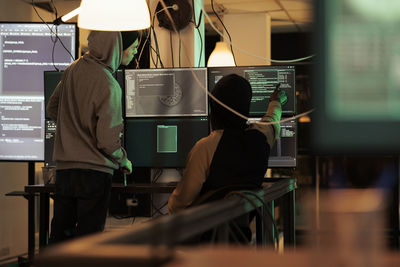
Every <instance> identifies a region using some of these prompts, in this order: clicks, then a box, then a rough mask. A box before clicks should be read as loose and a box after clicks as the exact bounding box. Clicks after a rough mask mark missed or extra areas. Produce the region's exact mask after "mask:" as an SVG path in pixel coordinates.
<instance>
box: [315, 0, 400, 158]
mask: <svg viewBox="0 0 400 267" xmlns="http://www.w3.org/2000/svg"><path fill="white" fill-rule="evenodd" d="M315 4H316V7H315V10H318V12H316V13H315V14H316V23H315V25H317V27H316V28H315V29H316V35H315V36H316V37H317V38H315V44H314V48H315V49H316V51H315V52H316V53H315V54H316V58H315V60H314V62H315V64H313V67H314V74H313V77H314V79H313V80H314V82H313V87H312V89H313V91H312V96H313V97H312V100H313V108H315V111H314V112H313V113H312V118H311V119H312V137H311V138H310V140H311V144H312V148H313V153H315V154H317V155H323V154H327V155H332V154H339V155H343V154H348V155H349V154H350V155H351V154H353V155H354V154H362V155H364V154H398V153H399V151H400V142H399V132H400V90H399V88H400V79H399V77H400V75H399V68H400V67H399V66H400V65H399V58H400V53H399V48H398V46H399V42H398V40H397V38H395V36H399V34H400V28H399V25H398V17H397V16H396V15H395V13H396V12H397V11H398V4H399V2H398V1H385V7H384V8H383V7H381V6H375V5H373V4H367V3H366V2H363V1H345V0H336V1H328V0H322V1H315ZM379 7H380V8H379Z"/></svg>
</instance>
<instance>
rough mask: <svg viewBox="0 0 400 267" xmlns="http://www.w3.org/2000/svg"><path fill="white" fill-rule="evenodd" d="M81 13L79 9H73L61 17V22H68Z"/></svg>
mask: <svg viewBox="0 0 400 267" xmlns="http://www.w3.org/2000/svg"><path fill="white" fill-rule="evenodd" d="M80 12H81V8H80V7H78V8H75V9H74V10H72V11H71V12H69V13H68V14H66V15H64V16H62V17H61V20H62V21H63V22H67V21H68V20H70V19H72V18H73V17H75V16H76V15H79V13H80Z"/></svg>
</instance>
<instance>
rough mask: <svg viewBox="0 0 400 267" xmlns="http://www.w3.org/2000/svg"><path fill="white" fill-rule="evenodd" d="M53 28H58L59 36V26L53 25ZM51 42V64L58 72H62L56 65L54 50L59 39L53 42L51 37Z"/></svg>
mask: <svg viewBox="0 0 400 267" xmlns="http://www.w3.org/2000/svg"><path fill="white" fill-rule="evenodd" d="M53 27H56V34H58V29H57V25H53ZM50 38H51V41H52V42H53V48H52V49H51V62H52V63H53V67H54V69H55V70H56V71H58V72H59V71H60V70H59V69H58V68H57V67H56V64H55V60H54V50H55V47H56V43H57V38H56V39H54V40H53V36H50Z"/></svg>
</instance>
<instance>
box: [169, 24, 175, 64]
mask: <svg viewBox="0 0 400 267" xmlns="http://www.w3.org/2000/svg"><path fill="white" fill-rule="evenodd" d="M169 44H170V47H171V62H172V67H173V68H175V64H174V48H173V47H172V32H171V31H169Z"/></svg>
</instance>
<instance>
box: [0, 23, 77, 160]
mask: <svg viewBox="0 0 400 267" xmlns="http://www.w3.org/2000/svg"><path fill="white" fill-rule="evenodd" d="M48 26H49V27H50V28H53V29H54V31H55V27H54V25H51V24H50V25H48ZM48 26H47V25H46V24H44V23H26V22H14V23H5V22H0V58H1V65H0V114H1V116H0V160H6V161H43V160H44V149H43V147H44V145H43V140H44V132H45V131H44V129H45V122H44V117H45V114H44V110H45V107H44V95H43V84H44V82H43V72H44V71H46V70H52V69H54V66H56V67H57V68H58V69H60V70H63V69H65V68H66V67H68V66H69V65H70V64H71V63H72V62H73V61H74V59H75V57H76V54H77V40H78V31H77V27H76V24H62V25H59V26H58V27H57V32H58V36H59V38H60V39H61V41H62V43H63V45H62V44H61V41H60V40H58V41H57V42H56V43H55V44H54V43H53V42H52V40H55V37H54V36H52V34H51V33H50V30H49V27H48ZM53 47H54V52H52V51H53Z"/></svg>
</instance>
